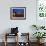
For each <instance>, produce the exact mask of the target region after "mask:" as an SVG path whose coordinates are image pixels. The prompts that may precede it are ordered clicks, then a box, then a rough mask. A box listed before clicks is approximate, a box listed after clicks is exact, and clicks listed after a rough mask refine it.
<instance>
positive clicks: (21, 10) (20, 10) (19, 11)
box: [13, 9, 24, 14]
mask: <svg viewBox="0 0 46 46" xmlns="http://www.w3.org/2000/svg"><path fill="white" fill-rule="evenodd" d="M15 12H16V13H19V14H20V13H22V14H23V13H24V9H13V13H15Z"/></svg>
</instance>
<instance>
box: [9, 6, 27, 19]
mask: <svg viewBox="0 0 46 46" xmlns="http://www.w3.org/2000/svg"><path fill="white" fill-rule="evenodd" d="M10 19H11V20H25V19H26V7H11V8H10Z"/></svg>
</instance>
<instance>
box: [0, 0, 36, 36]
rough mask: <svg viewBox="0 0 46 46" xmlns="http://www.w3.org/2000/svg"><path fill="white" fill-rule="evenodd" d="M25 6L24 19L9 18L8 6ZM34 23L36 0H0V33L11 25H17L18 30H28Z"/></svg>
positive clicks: (30, 31) (29, 30) (6, 30)
mask: <svg viewBox="0 0 46 46" xmlns="http://www.w3.org/2000/svg"><path fill="white" fill-rule="evenodd" d="M21 6H22V7H26V20H10V7H21ZM32 24H36V0H0V34H3V33H5V32H8V31H10V30H8V29H9V28H11V27H16V26H17V27H19V31H20V32H29V33H30V36H32V32H33V31H32V29H31V25H32Z"/></svg>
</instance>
